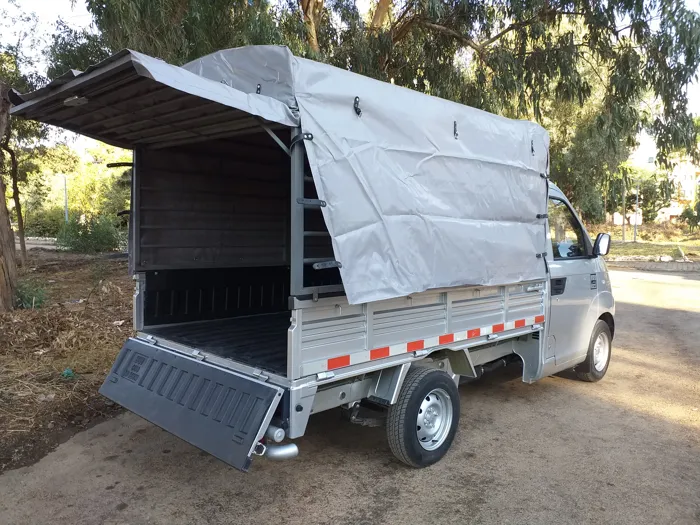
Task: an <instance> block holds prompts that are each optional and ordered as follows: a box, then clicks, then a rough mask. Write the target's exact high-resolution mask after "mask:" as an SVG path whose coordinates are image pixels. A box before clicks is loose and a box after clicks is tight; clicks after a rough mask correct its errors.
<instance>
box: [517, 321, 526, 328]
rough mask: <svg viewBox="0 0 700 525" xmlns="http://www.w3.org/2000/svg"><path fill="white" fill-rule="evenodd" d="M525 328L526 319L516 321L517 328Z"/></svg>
mask: <svg viewBox="0 0 700 525" xmlns="http://www.w3.org/2000/svg"><path fill="white" fill-rule="evenodd" d="M523 326H525V319H518V320H517V321H515V327H516V328H522V327H523Z"/></svg>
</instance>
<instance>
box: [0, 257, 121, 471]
mask: <svg viewBox="0 0 700 525" xmlns="http://www.w3.org/2000/svg"><path fill="white" fill-rule="evenodd" d="M20 276H21V279H20V284H21V289H23V290H24V292H23V293H24V295H25V296H26V299H25V302H26V304H27V306H28V307H27V308H26V309H18V310H15V311H14V312H11V313H8V314H3V315H0V472H2V471H3V470H6V469H10V468H16V467H18V466H23V465H27V464H30V463H32V462H34V461H35V460H36V459H38V458H41V457H43V456H44V455H45V454H46V453H47V452H48V451H50V450H52V449H53V448H55V447H56V445H58V444H59V443H61V442H62V441H65V440H66V439H67V438H69V437H70V436H72V435H73V434H74V433H75V432H77V431H80V430H84V429H85V428H87V427H89V426H91V425H94V424H95V423H96V422H99V421H102V420H104V419H105V418H107V417H111V416H112V415H114V414H115V413H116V412H118V411H119V407H116V406H114V405H113V404H110V403H109V402H107V400H106V399H104V398H102V396H100V395H99V394H98V393H97V389H98V387H99V385H100V384H101V383H102V381H103V380H104V377H105V375H106V373H107V372H108V371H109V368H110V367H111V364H112V362H113V361H114V358H115V356H116V354H117V352H118V350H119V348H120V346H121V343H122V342H123V341H124V339H125V338H127V337H128V336H129V335H130V334H131V296H132V290H133V284H132V282H131V280H130V279H129V277H128V275H127V268H126V261H125V260H124V259H121V260H119V259H114V258H109V257H105V256H85V255H75V254H67V253H61V252H55V251H53V250H44V249H32V250H29V261H28V265H27V266H26V267H25V268H21V272H20ZM30 296H31V297H30ZM42 303H43V304H42ZM32 305H36V307H35V308H32Z"/></svg>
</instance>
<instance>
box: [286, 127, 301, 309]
mask: <svg viewBox="0 0 700 525" xmlns="http://www.w3.org/2000/svg"><path fill="white" fill-rule="evenodd" d="M298 135H301V128H294V129H292V143H294V139H295V138H296V137H297V136H298ZM291 156H292V163H291V164H292V172H291V185H292V188H291V189H292V191H291V194H292V199H291V215H292V216H291V224H290V227H291V235H290V249H289V254H290V255H289V257H290V261H289V262H290V266H291V283H290V291H291V295H301V293H302V289H303V288H304V206H302V205H301V204H299V202H298V200H297V199H303V198H304V141H303V140H300V141H299V142H297V143H296V144H294V145H293V146H292V151H291Z"/></svg>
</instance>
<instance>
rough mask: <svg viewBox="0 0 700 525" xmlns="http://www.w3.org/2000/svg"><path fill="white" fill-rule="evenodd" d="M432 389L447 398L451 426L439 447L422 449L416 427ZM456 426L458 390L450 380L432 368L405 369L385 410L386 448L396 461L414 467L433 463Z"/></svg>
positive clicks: (448, 445)
mask: <svg viewBox="0 0 700 525" xmlns="http://www.w3.org/2000/svg"><path fill="white" fill-rule="evenodd" d="M435 389H441V390H443V391H444V392H446V393H447V395H448V396H449V401H450V404H451V405H452V423H451V425H450V427H449V431H448V433H447V435H446V437H445V439H444V441H443V442H442V444H441V445H440V446H439V447H438V448H436V449H434V450H426V449H425V448H423V446H422V445H421V444H420V441H419V440H418V435H417V432H416V428H417V427H416V424H417V419H418V411H419V410H420V407H421V403H422V402H423V400H424V399H426V396H427V395H428V394H429V393H431V392H432V391H433V390H435ZM458 427H459V391H458V390H457V386H456V385H455V382H454V381H453V380H452V378H451V377H450V376H449V375H447V374H446V373H445V372H443V371H441V370H437V369H434V368H423V367H414V368H411V369H409V371H408V374H407V375H406V379H405V380H404V382H403V385H402V387H401V391H400V393H399V398H398V400H397V401H396V404H395V405H392V406H390V407H389V413H388V415H387V424H386V429H387V438H388V440H389V448H391V451H392V452H393V453H394V455H395V456H396V458H397V459H399V460H400V461H403V462H404V463H406V464H407V465H409V466H411V467H416V468H423V467H427V466H429V465H432V464H433V463H437V462H438V461H440V459H442V457H443V456H444V455H445V454H446V453H447V451H448V450H449V448H450V446H451V445H452V441H453V440H454V437H455V434H456V433H457V428H458Z"/></svg>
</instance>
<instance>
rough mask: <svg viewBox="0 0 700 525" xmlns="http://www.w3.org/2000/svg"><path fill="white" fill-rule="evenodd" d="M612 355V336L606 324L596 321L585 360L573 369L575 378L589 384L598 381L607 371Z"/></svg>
mask: <svg viewBox="0 0 700 525" xmlns="http://www.w3.org/2000/svg"><path fill="white" fill-rule="evenodd" d="M611 353H612V335H611V333H610V327H609V326H608V323H606V322H605V321H602V320H600V319H599V320H598V321H597V322H596V324H595V326H594V327H593V334H592V335H591V341H590V342H589V343H588V355H586V360H585V361H584V362H583V363H581V364H580V365H577V366H576V367H575V368H574V372H576V376H577V377H578V378H579V379H581V380H582V381H589V382H591V383H593V382H595V381H600V380H601V379H603V376H605V373H606V372H607V371H608V365H609V364H610V355H611Z"/></svg>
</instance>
